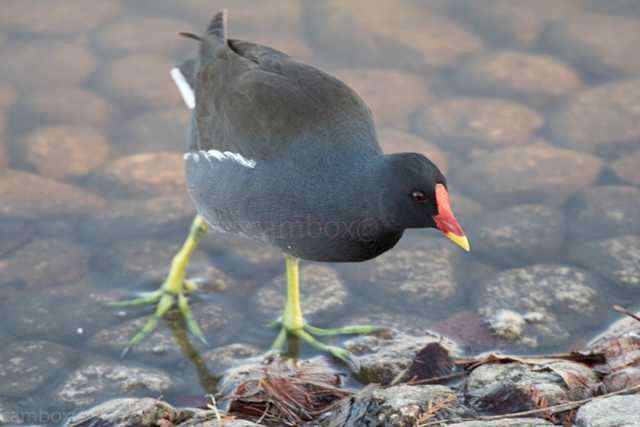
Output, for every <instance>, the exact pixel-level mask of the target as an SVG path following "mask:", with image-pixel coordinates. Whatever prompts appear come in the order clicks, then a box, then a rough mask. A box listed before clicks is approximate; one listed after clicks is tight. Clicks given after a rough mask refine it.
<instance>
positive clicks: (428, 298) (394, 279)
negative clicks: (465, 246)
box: [356, 239, 459, 316]
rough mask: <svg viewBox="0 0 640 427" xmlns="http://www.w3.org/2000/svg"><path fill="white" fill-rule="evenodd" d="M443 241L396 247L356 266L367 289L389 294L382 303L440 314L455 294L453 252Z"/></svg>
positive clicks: (407, 309) (454, 256)
mask: <svg viewBox="0 0 640 427" xmlns="http://www.w3.org/2000/svg"><path fill="white" fill-rule="evenodd" d="M444 243H446V242H436V241H434V240H432V239H428V240H423V242H422V243H421V244H416V245H411V246H410V247H404V246H402V247H399V248H395V249H394V250H392V251H389V252H386V253H385V254H383V255H381V256H379V257H378V258H375V259H374V260H372V261H370V262H368V263H367V264H366V265H362V266H357V267H356V269H357V270H361V273H360V274H361V275H362V277H363V278H364V280H365V281H366V286H367V289H368V290H367V293H368V294H369V295H371V294H373V293H376V294H378V295H388V292H389V289H393V297H392V298H388V300H387V301H386V303H387V304H388V305H389V306H391V307H394V306H395V307H398V308H400V309H401V310H403V311H407V312H415V313H424V312H428V313H431V314H432V315H433V316H442V315H444V313H445V312H446V310H447V309H446V307H447V305H448V304H449V303H451V302H452V301H453V300H454V298H455V297H456V296H457V293H458V290H459V283H458V280H457V278H456V276H455V259H456V255H455V254H456V252H454V249H455V248H453V247H451V246H450V245H444Z"/></svg>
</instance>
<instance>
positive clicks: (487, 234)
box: [469, 204, 565, 265]
mask: <svg viewBox="0 0 640 427" xmlns="http://www.w3.org/2000/svg"><path fill="white" fill-rule="evenodd" d="M564 230H565V224H564V216H563V214H562V212H561V211H560V210H558V209H555V208H553V207H551V206H547V205H536V204H524V205H515V206H509V207H506V208H503V209H499V210H497V211H490V212H486V213H484V214H483V215H482V216H481V217H480V218H477V219H475V220H474V223H473V227H472V228H471V229H470V230H469V239H470V241H472V242H481V244H479V245H478V246H477V247H474V252H476V254H479V255H481V256H483V257H487V258H489V259H490V260H491V261H493V262H495V263H497V264H502V265H513V264H520V265H522V264H531V263H537V262H541V261H552V260H554V259H557V257H558V256H559V255H560V254H559V251H560V249H561V247H562V244H563V243H564V238H565V232H564Z"/></svg>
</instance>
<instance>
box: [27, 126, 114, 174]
mask: <svg viewBox="0 0 640 427" xmlns="http://www.w3.org/2000/svg"><path fill="white" fill-rule="evenodd" d="M19 148H20V151H22V155H23V158H24V162H25V163H26V164H27V165H29V166H31V167H32V168H34V169H35V170H36V171H38V173H40V175H44V176H48V177H51V178H58V179H60V178H72V177H77V176H82V175H86V174H88V173H90V172H92V171H93V170H95V169H97V168H98V167H99V166H100V165H102V164H103V163H104V162H105V161H106V160H107V158H108V156H109V143H108V142H107V140H106V138H105V137H104V135H103V134H102V133H100V132H99V131H97V130H96V129H93V128H90V127H84V126H56V127H45V128H39V129H35V130H33V131H31V132H29V133H28V134H27V135H25V136H24V137H23V138H22V139H21V140H20V141H19Z"/></svg>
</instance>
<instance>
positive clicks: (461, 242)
mask: <svg viewBox="0 0 640 427" xmlns="http://www.w3.org/2000/svg"><path fill="white" fill-rule="evenodd" d="M436 204H437V205H438V215H435V216H434V217H433V220H434V221H435V222H436V227H438V230H440V231H442V233H443V234H444V235H445V236H447V237H448V238H449V239H451V240H452V241H453V242H454V243H455V244H457V245H458V246H460V247H461V248H462V249H464V250H465V251H467V252H469V251H470V250H471V247H470V246H469V240H468V239H467V237H466V236H465V235H464V231H462V227H460V224H458V221H457V220H456V217H455V216H454V215H453V211H452V210H451V205H450V203H449V192H448V191H447V188H446V187H445V186H444V184H436Z"/></svg>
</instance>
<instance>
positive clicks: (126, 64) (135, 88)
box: [101, 53, 183, 108]
mask: <svg viewBox="0 0 640 427" xmlns="http://www.w3.org/2000/svg"><path fill="white" fill-rule="evenodd" d="M173 65H174V64H173V63H172V61H171V60H170V59H169V58H167V57H165V56H161V55H157V54H147V53H136V54H132V55H128V56H124V57H120V58H117V59H115V60H114V61H113V62H111V63H110V64H109V65H108V66H107V67H106V70H105V71H104V75H103V76H102V78H101V82H102V86H103V90H104V91H105V92H106V93H109V94H110V95H112V96H114V97H115V98H116V99H117V100H118V102H122V103H126V104H128V105H135V106H140V107H150V108H160V107H173V106H182V105H183V101H182V98H181V97H180V92H179V91H178V89H177V88H176V87H175V84H173V82H172V81H171V78H170V76H169V70H170V69H171V67H172V66H173Z"/></svg>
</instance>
